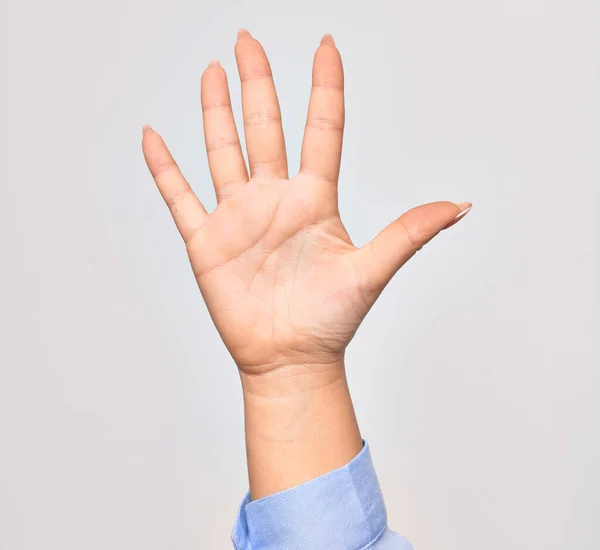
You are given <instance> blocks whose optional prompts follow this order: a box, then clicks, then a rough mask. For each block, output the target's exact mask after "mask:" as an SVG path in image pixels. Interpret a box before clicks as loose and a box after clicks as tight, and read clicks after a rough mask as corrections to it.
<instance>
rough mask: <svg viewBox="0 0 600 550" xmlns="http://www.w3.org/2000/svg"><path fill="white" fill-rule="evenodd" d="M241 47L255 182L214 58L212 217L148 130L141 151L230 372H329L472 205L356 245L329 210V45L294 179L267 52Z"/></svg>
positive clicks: (336, 70) (337, 62) (334, 116)
mask: <svg viewBox="0 0 600 550" xmlns="http://www.w3.org/2000/svg"><path fill="white" fill-rule="evenodd" d="M235 51H236V59H237V64H238V69H239V74H240V79H241V83H242V107H243V115H244V130H245V137H246V144H247V153H248V165H249V168H250V177H249V174H248V170H247V168H246V163H245V161H244V157H243V154H242V150H241V147H240V141H239V139H238V134H237V130H236V126H235V122H234V117H233V114H232V110H231V103H230V97H229V89H228V84H227V77H226V75H225V72H224V71H223V69H222V68H221V66H220V64H219V63H218V62H216V61H213V62H211V63H210V64H209V66H208V68H207V69H206V71H205V73H204V75H203V77H202V108H203V113H204V133H205V139H206V149H207V154H208V159H209V165H210V170H211V175H212V179H213V182H214V186H215V190H216V193H217V199H218V206H217V208H216V209H215V211H214V212H212V213H210V214H208V213H207V212H206V210H205V209H204V207H203V206H202V204H201V203H200V201H199V200H198V198H197V197H196V196H195V195H194V193H193V192H192V190H191V188H190V186H189V184H188V183H187V182H186V180H185V179H184V177H183V176H182V174H181V172H180V171H179V169H178V167H177V165H176V163H175V162H174V160H173V158H172V157H171V155H170V153H169V151H168V150H167V148H166V146H165V144H164V142H163V140H162V139H161V138H160V136H159V135H158V134H157V133H156V132H154V131H153V130H152V129H151V128H149V127H144V138H143V151H144V155H145V158H146V161H147V164H148V167H149V169H150V172H151V173H152V175H153V177H154V179H155V181H156V183H157V185H158V188H159V190H160V192H161V194H162V196H163V197H164V199H165V201H166V203H167V205H168V206H169V208H170V210H171V212H172V214H173V218H174V220H175V223H176V224H177V227H178V229H179V231H180V233H181V235H182V237H183V239H184V241H185V243H186V247H187V251H188V254H189V258H190V261H191V264H192V268H193V271H194V275H195V277H196V280H197V282H198V285H199V287H200V290H201V292H202V294H203V296H204V299H205V301H206V303H207V306H208V309H209V311H210V314H211V316H212V318H213V320H214V322H215V324H216V326H217V329H218V330H219V333H220V334H221V336H222V338H223V340H224V342H225V344H226V346H227V348H228V349H229V351H230V353H231V354H232V356H233V358H234V360H235V361H236V363H237V365H238V367H239V368H240V369H241V370H243V371H244V372H246V373H249V374H262V373H266V372H272V371H273V370H275V369H277V368H279V367H283V366H290V365H293V366H304V367H306V366H308V367H310V366H313V365H323V366H326V365H329V364H333V363H335V362H337V361H339V360H340V359H341V357H342V356H343V353H344V350H345V348H346V346H347V345H348V343H349V342H350V340H351V338H352V336H353V335H354V333H355V331H356V329H357V327H358V326H359V324H360V322H361V321H362V319H363V318H364V316H365V315H366V314H367V312H368V310H369V309H370V307H371V306H372V305H373V303H374V302H375V300H376V299H377V296H378V295H379V294H380V292H381V291H382V289H383V288H384V286H385V285H386V284H387V282H388V281H389V280H390V279H391V277H392V276H393V275H394V273H395V272H396V271H397V270H398V269H399V268H400V267H401V266H402V265H403V264H404V263H405V262H406V261H407V260H408V259H409V258H410V257H411V256H412V255H413V254H414V253H415V252H416V251H417V250H418V249H419V248H420V247H421V246H423V244H425V243H426V242H427V241H429V240H430V239H431V238H433V237H434V236H435V235H436V234H437V233H439V232H440V231H441V230H442V229H444V228H445V227H447V226H449V225H451V224H452V223H453V222H454V221H456V220H457V219H459V218H460V217H462V215H463V214H465V213H466V212H467V211H468V209H469V208H470V204H469V203H460V204H454V203H452V202H436V203H430V204H427V205H423V206H420V207H418V208H414V209H412V210H410V211H408V212H406V213H405V214H404V215H403V216H401V217H400V218H398V219H397V220H396V221H394V222H393V223H392V224H390V225H389V226H388V227H386V228H385V229H384V230H383V231H382V232H381V233H380V234H379V235H378V236H377V237H375V239H373V240H372V241H371V242H370V243H368V244H367V245H365V246H364V247H362V248H356V247H355V246H354V245H353V244H352V241H351V240H350V237H349V236H348V233H347V232H346V230H345V228H344V226H343V224H342V222H341V220H340V216H339V212H338V205H337V181H338V174H339V168H340V160H341V151H342V134H343V127H344V92H343V81H344V77H343V68H342V61H341V58H340V55H339V52H338V50H337V48H336V47H335V44H334V42H333V39H332V38H331V36H329V35H326V36H325V37H324V38H323V40H322V42H321V45H320V47H319V48H318V50H317V53H316V55H315V60H314V67H313V86H312V92H311V98H310V105H309V110H308V118H307V123H306V130H305V135H304V141H303V145H302V159H301V168H300V173H299V174H298V175H296V176H295V177H293V178H291V179H290V178H288V168H287V159H286V151H285V141H284V137H283V130H282V125H281V114H280V110H279V103H278V100H277V95H276V92H275V86H274V83H273V78H272V75H271V69H270V65H269V62H268V60H267V57H266V55H265V53H264V50H263V48H262V47H261V45H260V44H259V42H258V41H256V40H255V39H254V38H252V37H251V36H250V34H249V33H248V32H247V31H240V33H239V34H238V41H237V44H236V49H235Z"/></svg>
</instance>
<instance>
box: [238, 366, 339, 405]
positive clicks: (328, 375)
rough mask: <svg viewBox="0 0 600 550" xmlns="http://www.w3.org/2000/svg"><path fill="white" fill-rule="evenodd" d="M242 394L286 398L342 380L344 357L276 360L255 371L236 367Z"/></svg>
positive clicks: (323, 387) (321, 388) (304, 393)
mask: <svg viewBox="0 0 600 550" xmlns="http://www.w3.org/2000/svg"><path fill="white" fill-rule="evenodd" d="M239 374H240V380H241V383H242V391H243V393H244V395H245V396H255V397H264V398H285V397H293V396H299V395H307V394H309V393H311V392H315V391H322V390H324V389H325V388H327V387H329V386H332V385H336V384H339V382H340V381H341V380H344V381H345V377H346V372H345V365H344V360H343V358H339V359H338V360H334V361H331V362H317V361H311V362H295V361H288V362H284V361H281V362H278V363H273V364H271V365H268V366H264V367H262V368H261V369H260V370H258V371H248V370H245V369H239Z"/></svg>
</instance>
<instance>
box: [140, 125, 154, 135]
mask: <svg viewBox="0 0 600 550" xmlns="http://www.w3.org/2000/svg"><path fill="white" fill-rule="evenodd" d="M149 132H154V130H153V129H152V126H150V124H144V125H143V126H142V135H143V136H145V135H146V134H147V133H149Z"/></svg>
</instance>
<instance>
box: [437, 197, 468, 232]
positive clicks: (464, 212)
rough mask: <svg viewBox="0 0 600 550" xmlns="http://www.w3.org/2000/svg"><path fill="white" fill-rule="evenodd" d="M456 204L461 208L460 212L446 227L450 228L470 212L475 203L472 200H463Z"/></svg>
mask: <svg viewBox="0 0 600 550" xmlns="http://www.w3.org/2000/svg"><path fill="white" fill-rule="evenodd" d="M456 206H458V207H459V208H460V212H459V213H458V214H457V215H456V217H455V218H454V219H453V220H452V221H451V222H450V223H449V224H448V225H447V226H446V227H444V229H448V228H449V227H452V226H453V225H454V224H455V223H457V222H459V221H460V220H462V219H463V218H464V217H465V216H466V215H467V214H468V213H469V211H470V210H471V208H473V204H472V203H470V202H461V203H458V204H457V205H456Z"/></svg>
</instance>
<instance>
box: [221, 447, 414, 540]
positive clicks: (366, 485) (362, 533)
mask: <svg viewBox="0 0 600 550" xmlns="http://www.w3.org/2000/svg"><path fill="white" fill-rule="evenodd" d="M232 540H233V545H234V547H235V549H236V550H257V549H260V550H300V549H302V550H333V549H335V550H412V546H411V545H410V543H409V542H408V541H407V540H406V539H405V538H404V537H402V536H400V535H399V534H397V533H394V532H393V531H390V530H389V529H388V527H387V514H386V510H385V505H384V502H383V496H382V494H381V490H380V487H379V482H378V480H377V475H376V473H375V468H374V466H373V462H372V460H371V454H370V452H369V447H368V445H367V444H366V443H365V444H364V446H363V448H362V450H361V451H360V453H359V454H358V455H357V456H356V457H355V458H354V459H352V460H351V461H350V462H349V463H348V464H346V465H345V466H343V467H341V468H339V469H337V470H334V471H332V472H329V473H327V474H325V475H323V476H320V477H318V478H316V479H313V480H311V481H307V482H306V483H303V484H301V485H298V486H297V487H292V488H291V489H287V490H285V491H282V492H280V493H276V494H274V495H270V496H268V497H265V498H261V499H259V500H255V501H251V500H250V495H249V494H247V495H246V498H245V499H244V500H243V502H242V504H241V506H240V509H239V512H238V516H237V519H236V522H235V526H234V529H233V533H232Z"/></svg>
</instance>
